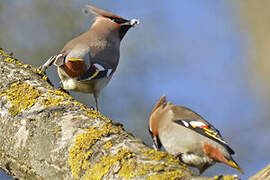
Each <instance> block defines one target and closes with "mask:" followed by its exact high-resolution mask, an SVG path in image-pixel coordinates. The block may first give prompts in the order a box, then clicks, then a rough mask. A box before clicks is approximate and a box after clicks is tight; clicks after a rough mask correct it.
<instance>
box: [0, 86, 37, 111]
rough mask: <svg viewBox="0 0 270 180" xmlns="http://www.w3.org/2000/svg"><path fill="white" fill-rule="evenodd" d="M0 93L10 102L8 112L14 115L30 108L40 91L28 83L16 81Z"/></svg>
mask: <svg viewBox="0 0 270 180" xmlns="http://www.w3.org/2000/svg"><path fill="white" fill-rule="evenodd" d="M0 95H1V96H7V97H8V100H9V101H10V103H11V107H10V108H9V112H10V114H11V115H12V116H16V115H17V114H19V113H21V111H22V110H26V109H29V108H31V107H32V106H33V105H34V104H35V103H36V102H37V101H38V100H37V98H38V97H39V96H40V93H39V91H38V90H36V89H35V88H33V87H32V86H30V85H29V84H27V83H20V81H17V82H15V83H13V84H11V86H10V87H9V89H7V90H6V91H2V92H0Z"/></svg>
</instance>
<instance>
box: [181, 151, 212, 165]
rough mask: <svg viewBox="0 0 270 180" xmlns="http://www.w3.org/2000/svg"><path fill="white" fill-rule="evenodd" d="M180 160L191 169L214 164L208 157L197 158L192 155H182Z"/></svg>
mask: <svg viewBox="0 0 270 180" xmlns="http://www.w3.org/2000/svg"><path fill="white" fill-rule="evenodd" d="M181 160H182V161H183V162H184V163H185V164H187V165H190V166H193V167H203V166H204V165H205V164H214V163H215V162H214V160H213V159H211V158H209V157H208V156H198V155H196V154H193V153H184V154H182V155H181Z"/></svg>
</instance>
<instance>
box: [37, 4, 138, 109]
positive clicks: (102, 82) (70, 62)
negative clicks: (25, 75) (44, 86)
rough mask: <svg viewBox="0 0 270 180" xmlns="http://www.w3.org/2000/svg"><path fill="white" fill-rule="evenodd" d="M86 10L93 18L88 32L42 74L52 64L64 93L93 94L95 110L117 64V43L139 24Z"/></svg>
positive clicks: (52, 58) (53, 61)
mask: <svg viewBox="0 0 270 180" xmlns="http://www.w3.org/2000/svg"><path fill="white" fill-rule="evenodd" d="M86 8H87V9H88V10H89V11H90V12H91V13H93V14H94V15H95V19H94V22H93V24H92V26H91V27H90V29H89V30H88V31H87V32H85V33H83V34H81V35H80V36H78V37H76V38H74V39H72V40H71V41H69V42H68V43H67V44H66V45H65V46H64V48H63V49H62V51H61V53H60V54H59V55H57V56H53V57H51V58H50V59H49V60H48V61H47V62H46V63H45V64H44V65H43V66H42V67H41V70H43V71H45V70H46V68H47V67H48V66H50V65H51V64H52V63H54V64H55V65H56V66H57V67H58V68H57V71H58V75H59V77H60V79H61V81H62V85H63V89H65V90H74V91H81V92H86V93H92V94H93V95H94V98H95V102H96V109H98V100H97V99H98V96H99V94H100V91H101V90H102V89H103V88H104V87H105V86H106V85H107V84H108V82H109V81H110V79H111V77H112V75H113V73H114V72H115V70H116V68H117V65H118V62H119V57H120V42H121V40H122V39H123V37H124V36H125V34H126V33H127V31H128V30H129V29H130V28H131V27H133V26H135V25H136V24H138V23H139V21H138V20H136V19H132V20H126V19H124V18H122V17H119V16H117V15H114V14H112V13H110V12H107V11H104V10H101V9H98V8H95V7H93V6H89V5H86Z"/></svg>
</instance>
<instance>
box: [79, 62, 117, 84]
mask: <svg viewBox="0 0 270 180" xmlns="http://www.w3.org/2000/svg"><path fill="white" fill-rule="evenodd" d="M112 73H113V70H112V69H108V68H105V67H104V66H102V65H101V64H97V63H96V64H92V65H91V66H90V67H89V69H88V70H87V72H86V73H85V74H84V75H82V76H81V77H79V78H78V80H79V81H89V80H93V79H101V78H105V77H109V76H111V75H112Z"/></svg>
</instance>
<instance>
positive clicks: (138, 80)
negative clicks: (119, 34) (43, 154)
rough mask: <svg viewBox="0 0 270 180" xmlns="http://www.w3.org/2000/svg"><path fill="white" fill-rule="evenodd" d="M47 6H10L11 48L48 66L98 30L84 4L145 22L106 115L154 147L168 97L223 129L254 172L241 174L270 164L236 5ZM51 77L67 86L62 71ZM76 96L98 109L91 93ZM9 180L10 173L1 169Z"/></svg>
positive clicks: (4, 10)
mask: <svg viewBox="0 0 270 180" xmlns="http://www.w3.org/2000/svg"><path fill="white" fill-rule="evenodd" d="M41 2H42V3H41ZM41 2H39V1H38V2H35V1H34V0H21V1H8V0H4V1H3V2H2V6H0V43H1V46H2V47H4V48H6V49H9V50H10V51H13V52H14V54H15V56H16V57H18V58H19V59H21V60H22V61H23V62H25V63H29V64H33V65H36V66H39V65H41V64H42V63H44V62H45V60H46V59H47V58H49V57H50V56H51V55H55V54H57V53H58V52H59V51H60V50H61V49H62V47H63V46H64V44H65V43H66V42H67V41H68V40H70V39H72V38H73V37H75V36H77V35H79V34H80V33H81V32H84V31H85V30H86V29H87V28H88V27H89V24H90V22H91V21H90V19H89V18H87V17H85V16H83V14H82V13H81V8H82V7H83V5H84V4H91V5H94V6H96V7H99V8H103V9H106V10H109V11H111V12H113V13H115V14H118V15H120V16H122V17H125V18H138V19H140V21H141V24H140V25H138V26H137V27H136V28H133V29H131V30H130V31H129V32H128V33H127V35H126V36H125V38H124V39H123V42H122V45H121V59H120V64H119V67H118V69H117V71H116V73H115V74H114V77H113V78H112V80H111V82H110V83H109V85H108V86H107V87H106V88H105V89H104V91H103V92H102V94H101V96H100V98H99V100H100V110H101V112H102V113H104V114H105V115H107V116H108V117H110V118H111V119H113V120H115V121H119V122H121V123H123V124H124V127H125V129H126V130H128V131H130V132H132V133H133V134H134V135H135V136H136V137H138V138H140V139H142V140H143V141H144V142H145V143H146V144H148V145H151V144H152V142H151V138H150V136H149V134H148V130H147V126H148V125H147V121H148V117H149V115H150V112H151V110H152V108H153V106H154V104H155V102H156V101H157V100H158V99H159V97H160V96H161V95H162V94H164V93H165V94H167V97H168V100H170V101H172V102H173V103H175V104H178V105H184V106H187V107H189V108H191V109H193V110H195V111H196V112H198V113H199V114H200V115H202V116H203V117H204V118H205V119H206V120H208V121H209V122H211V124H213V125H214V126H215V127H216V128H218V129H220V132H221V133H222V135H223V137H224V138H225V140H226V141H227V142H228V143H229V144H230V145H231V147H232V148H233V149H234V150H235V152H236V156H234V159H235V160H236V161H237V162H238V163H239V165H240V166H241V167H242V169H243V170H244V171H245V175H240V174H239V175H240V177H241V178H243V179H247V178H248V177H250V176H251V175H253V174H255V173H257V172H258V171H259V170H261V169H262V168H264V167H265V166H266V165H268V164H269V162H270V156H269V152H270V151H269V150H270V143H269V139H268V137H269V134H270V132H269V130H268V127H267V126H265V124H264V123H265V121H266V120H265V119H266V118H267V117H268V111H267V109H268V107H269V106H268V105H266V104H264V103H262V102H261V101H260V99H259V98H258V95H257V94H256V93H257V92H255V91H254V90H253V87H252V85H251V83H250V79H249V78H250V75H249V69H248V66H249V64H250V63H251V62H250V60H249V59H250V57H248V52H249V51H250V50H251V49H252V48H253V44H254V42H252V37H251V34H249V33H248V32H247V31H246V30H245V29H243V27H242V26H241V25H240V19H239V18H238V14H237V12H236V11H235V8H232V6H234V5H233V4H229V1H213V0H204V1H198V0H171V1H162V0H148V1H143V0H137V1H132V2H130V1H125V0H118V1H113V2H111V1H105V0H95V1H85V0H80V1H75V0H59V1H55V2H54V1H49V0H43V1H41ZM39 3H41V4H42V5H40V4H39ZM0 5H1V2H0ZM51 22H54V23H55V24H53V23H51ZM7 29H8V30H7ZM47 72H48V75H49V77H50V79H52V81H53V82H54V84H55V85H56V86H58V85H59V79H58V77H57V75H56V71H55V68H51V69H50V70H49V71H47ZM71 94H72V96H73V97H74V98H75V99H77V100H79V101H80V102H83V103H85V104H88V105H90V104H91V105H94V102H93V99H92V97H91V96H90V95H88V94H81V93H71ZM219 174H238V172H237V171H236V170H234V169H232V168H230V167H227V166H225V165H223V164H217V165H215V166H213V167H211V168H210V169H209V170H207V171H206V172H205V173H204V174H203V175H204V176H215V175H219ZM3 178H6V176H5V175H3V173H1V172H0V179H3Z"/></svg>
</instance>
